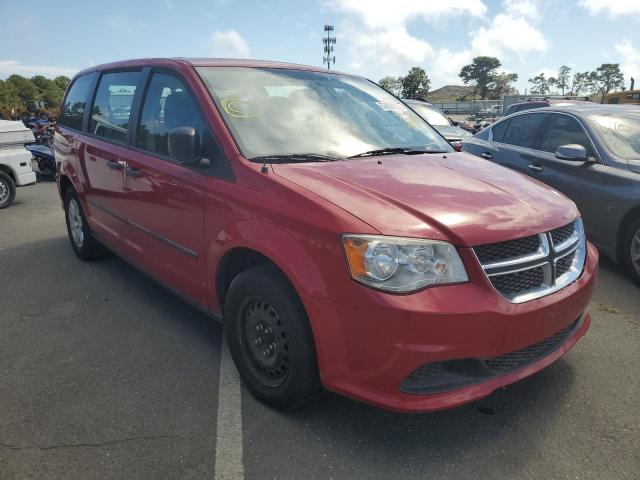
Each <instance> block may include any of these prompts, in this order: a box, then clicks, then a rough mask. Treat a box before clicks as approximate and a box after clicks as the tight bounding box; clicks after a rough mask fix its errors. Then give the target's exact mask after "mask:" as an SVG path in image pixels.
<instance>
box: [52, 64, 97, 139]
mask: <svg viewBox="0 0 640 480" xmlns="http://www.w3.org/2000/svg"><path fill="white" fill-rule="evenodd" d="M96 75H97V73H96V72H93V73H87V74H86V75H82V76H81V77H78V78H76V80H75V81H74V82H73V84H72V85H71V88H70V89H69V93H68V94H67V96H66V98H65V100H64V104H63V105H62V112H61V113H60V123H61V124H62V125H65V126H67V127H71V128H75V129H78V130H81V129H82V118H83V117H84V110H85V108H86V105H87V103H88V102H89V95H90V94H91V92H90V91H89V90H90V89H91V85H93V80H94V79H95V76H96Z"/></svg>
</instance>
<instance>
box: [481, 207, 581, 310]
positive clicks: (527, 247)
mask: <svg viewBox="0 0 640 480" xmlns="http://www.w3.org/2000/svg"><path fill="white" fill-rule="evenodd" d="M473 250H474V252H475V254H476V256H477V257H478V260H479V261H480V263H481V265H482V268H483V270H484V272H485V273H486V274H487V277H488V278H489V280H490V281H491V284H492V285H493V286H494V288H495V289H496V290H497V291H498V292H500V294H501V295H502V296H504V297H505V298H506V299H507V300H509V301H510V302H513V303H522V302H526V301H529V300H533V299H535V298H539V297H542V296H544V295H548V294H550V293H553V292H555V291H557V290H559V289H561V288H563V287H565V286H566V285H568V284H569V283H571V282H573V281H574V280H576V279H577V278H578V277H579V276H580V274H581V273H582V267H583V266H584V260H585V256H586V245H585V239H584V232H583V229H582V221H581V220H580V219H578V220H576V221H575V222H572V223H570V224H568V225H564V226H562V227H560V228H556V229H554V230H551V231H549V232H545V233H542V234H539V235H532V236H529V237H524V238H519V239H516V240H509V241H507V242H499V243H493V244H490V245H481V246H478V247H475V248H474V249H473ZM576 256H578V257H576ZM576 258H578V261H579V268H578V269H573V270H572V269H571V267H572V265H573V264H574V262H575V260H576ZM554 265H555V268H554ZM559 277H562V278H561V279H560V281H557V280H558V279H559Z"/></svg>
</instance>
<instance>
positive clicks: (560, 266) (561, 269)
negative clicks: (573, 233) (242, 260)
mask: <svg viewBox="0 0 640 480" xmlns="http://www.w3.org/2000/svg"><path fill="white" fill-rule="evenodd" d="M575 256H576V253H575V252H571V253H570V254H569V255H565V256H564V257H562V258H561V259H559V260H557V261H556V277H560V276H562V275H564V274H565V273H567V272H568V271H569V269H570V268H571V265H572V264H573V259H574V257H575Z"/></svg>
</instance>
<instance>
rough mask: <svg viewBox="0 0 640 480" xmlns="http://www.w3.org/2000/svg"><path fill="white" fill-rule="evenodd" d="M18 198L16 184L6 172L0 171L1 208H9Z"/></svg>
mask: <svg viewBox="0 0 640 480" xmlns="http://www.w3.org/2000/svg"><path fill="white" fill-rule="evenodd" d="M14 198H16V184H15V183H14V182H13V179H12V178H11V177H10V176H9V175H7V174H6V173H4V172H0V208H7V207H8V206H9V205H11V203H12V202H13V199H14Z"/></svg>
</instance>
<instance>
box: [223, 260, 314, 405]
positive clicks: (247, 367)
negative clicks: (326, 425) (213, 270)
mask: <svg viewBox="0 0 640 480" xmlns="http://www.w3.org/2000/svg"><path fill="white" fill-rule="evenodd" d="M224 318H225V334H226V337H227V342H228V344H229V350H230V352H231V356H232V357H233V360H234V362H235V364H236V367H237V368H238V372H239V373H240V377H241V378H242V380H243V382H244V383H245V385H246V386H247V388H248V389H249V390H250V391H251V393H253V395H254V396H255V397H256V398H258V399H259V400H260V401H262V402H264V403H265V404H267V405H269V406H271V407H274V408H277V409H280V410H292V409H295V408H298V407H300V406H302V405H304V404H306V403H308V402H310V401H311V400H312V399H313V398H314V397H316V396H317V395H318V394H319V393H320V392H321V391H322V387H321V384H320V376H319V373H318V363H317V359H316V349H315V342H314V339H313V333H312V331H311V327H310V325H309V320H308V319H307V315H306V313H305V310H304V307H303V305H302V302H301V301H300V299H299V298H298V295H297V294H296V292H295V291H294V289H293V287H292V286H291V284H290V283H289V281H288V280H287V279H286V277H285V276H284V275H283V274H282V272H280V270H278V269H277V268H276V267H275V266H274V265H260V266H257V267H252V268H250V269H247V270H245V271H244V272H242V273H240V274H239V275H238V276H237V277H236V278H235V279H234V280H233V281H232V282H231V285H230V287H229V291H228V293H227V298H226V301H225V315H224Z"/></svg>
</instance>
